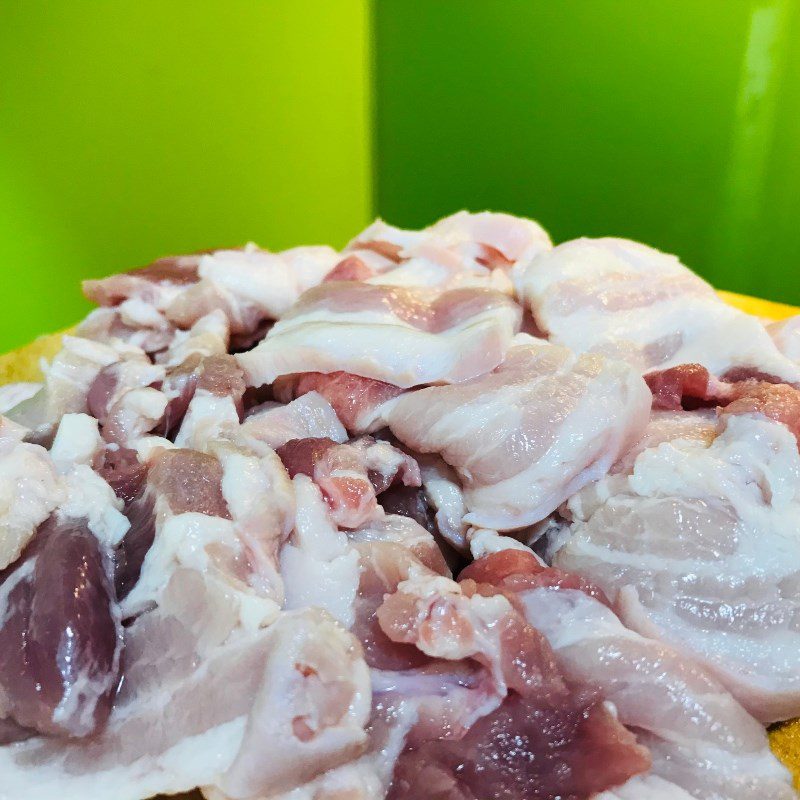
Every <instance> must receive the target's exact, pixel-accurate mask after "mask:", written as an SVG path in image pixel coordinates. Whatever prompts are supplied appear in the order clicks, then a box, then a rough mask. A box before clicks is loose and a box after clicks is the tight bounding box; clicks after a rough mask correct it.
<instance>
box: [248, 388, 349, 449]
mask: <svg viewBox="0 0 800 800" xmlns="http://www.w3.org/2000/svg"><path fill="white" fill-rule="evenodd" d="M240 434H241V436H242V437H243V438H244V439H245V440H246V441H248V442H249V443H250V442H251V443H252V444H253V446H254V447H257V446H258V443H260V442H261V443H264V444H266V445H268V446H269V447H273V448H275V447H280V446H281V445H284V444H286V442H288V441H289V440H290V439H306V438H315V439H321V438H327V439H332V440H333V441H334V442H339V443H340V444H341V443H343V442H346V441H347V431H346V430H345V429H344V426H343V425H342V423H341V422H339V418H338V417H337V416H336V412H335V411H334V410H333V408H332V407H331V404H330V403H329V402H328V401H327V400H326V399H325V398H324V397H323V396H322V395H321V394H319V393H317V392H308V393H307V394H304V395H303V396H302V397H298V398H297V399H296V400H292V402H291V403H289V404H288V405H285V406H284V405H276V406H273V407H271V408H267V409H265V410H264V411H260V412H256V413H255V414H252V415H251V416H249V417H248V418H247V419H246V420H245V421H244V423H243V424H242V427H241V431H240Z"/></svg>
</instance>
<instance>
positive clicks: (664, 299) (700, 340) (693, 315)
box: [519, 238, 800, 383]
mask: <svg viewBox="0 0 800 800" xmlns="http://www.w3.org/2000/svg"><path fill="white" fill-rule="evenodd" d="M519 286H520V293H521V296H523V297H524V299H525V301H526V302H527V303H528V304H530V307H531V310H532V312H533V316H534V318H535V320H536V322H537V324H538V325H539V327H540V328H541V329H542V330H543V331H545V332H546V333H547V335H548V337H549V338H550V340H551V341H552V342H555V343H556V344H563V345H566V346H567V347H570V348H572V349H573V350H575V351H576V352H579V353H584V352H593V353H603V354H605V355H608V356H611V357H613V358H619V359H623V360H625V361H628V362H629V363H630V364H632V365H633V366H635V367H636V368H637V369H639V370H641V371H642V372H650V371H651V370H654V369H667V368H669V367H673V366H676V365H678V364H701V365H702V366H704V367H706V368H707V369H708V370H709V371H710V372H711V373H712V374H714V375H724V374H725V373H727V372H729V371H731V370H734V369H740V368H741V369H748V370H757V371H760V372H762V373H766V374H769V375H774V376H776V377H777V378H779V379H781V380H783V381H786V382H788V383H793V382H797V381H800V367H798V365H797V364H795V363H794V362H793V361H791V359H789V358H787V357H786V356H785V355H783V354H782V353H781V352H780V351H779V350H778V348H777V347H776V346H775V343H774V342H773V340H772V339H771V338H770V336H769V334H768V333H767V332H766V330H765V328H764V326H763V325H762V324H761V321H760V320H759V319H757V318H756V317H751V316H749V315H748V314H745V313H744V312H743V311H739V310H738V309H735V308H733V307H732V306H730V305H728V304H727V303H725V302H724V301H723V300H722V299H721V298H719V297H718V296H717V295H716V293H715V292H714V290H713V289H712V287H711V286H709V285H708V284H707V283H706V282H705V281H703V280H702V279H701V278H699V277H698V276H697V275H695V274H694V273H693V272H692V271H691V270H689V269H688V268H687V267H685V266H684V265H683V264H681V262H680V261H679V260H678V259H677V258H676V257H675V256H671V255H667V254H665V253H661V252H659V251H658V250H655V249H653V248H651V247H646V246H645V245H643V244H639V243H638V242H632V241H629V240H627V239H613V238H606V239H575V240H574V241H571V242H565V243H564V244H561V245H559V246H558V247H555V248H554V249H553V250H552V251H550V252H546V253H543V254H542V255H540V256H538V257H536V258H535V259H534V260H533V261H532V262H531V263H530V265H529V266H528V267H527V269H525V271H524V274H523V275H522V276H521V279H520V282H519Z"/></svg>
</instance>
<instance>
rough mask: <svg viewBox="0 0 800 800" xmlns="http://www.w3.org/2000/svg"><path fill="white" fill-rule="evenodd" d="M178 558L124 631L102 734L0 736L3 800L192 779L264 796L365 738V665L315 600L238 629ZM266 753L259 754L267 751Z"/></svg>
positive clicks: (120, 793) (100, 792) (131, 795)
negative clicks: (8, 740) (119, 674)
mask: <svg viewBox="0 0 800 800" xmlns="http://www.w3.org/2000/svg"><path fill="white" fill-rule="evenodd" d="M218 603H219V598H216V597H215V596H214V595H213V593H212V594H209V593H207V592H206V591H204V588H203V583H202V582H198V581H196V580H194V578H193V571H192V570H191V569H185V570H181V571H179V572H177V573H176V574H174V575H173V576H172V578H171V579H170V582H169V584H168V585H167V587H166V591H165V595H164V603H163V605H162V606H161V607H160V608H159V609H156V610H154V611H152V612H148V613H146V614H144V615H143V616H142V617H140V618H139V619H137V620H136V622H135V623H134V624H133V625H132V626H131V627H129V628H128V629H127V632H126V640H127V651H126V652H127V656H126V676H125V681H124V683H123V685H122V688H121V692H120V695H119V697H118V699H117V702H116V704H115V706H114V710H113V712H112V714H111V717H110V719H109V723H108V726H107V728H106V730H105V732H104V733H102V734H101V735H99V736H97V737H95V738H94V739H92V740H90V741H87V742H86V743H77V742H68V741H65V742H59V741H57V740H52V739H43V738H38V737H36V738H32V739H28V740H27V741H24V742H18V743H17V744H12V745H7V746H4V747H0V772H2V775H3V781H2V783H0V800H20V798H23V797H24V798H26V800H53V798H54V797H59V798H62V800H86V798H87V797H103V798H112V797H113V798H114V800H143V798H147V797H151V796H153V795H155V794H158V793H161V792H163V793H164V794H177V793H179V792H183V791H189V790H191V789H193V788H194V787H196V786H198V785H207V786H219V787H221V788H222V789H223V790H224V792H225V794H226V795H227V796H228V797H231V798H235V800H248V799H249V798H253V797H271V796H274V795H275V794H278V793H280V792H281V791H284V790H286V789H287V788H291V787H293V786H295V785H296V784H298V783H301V782H303V781H307V780H311V779H313V778H315V777H316V776H318V775H320V774H322V773H324V772H325V771H327V770H330V769H332V768H335V767H336V766H338V765H340V764H343V763H345V762H348V761H350V760H351V759H353V758H354V757H356V756H358V755H360V753H361V752H362V751H363V750H364V749H365V747H366V738H367V737H366V733H365V730H364V728H365V725H366V723H367V719H368V716H369V709H370V701H371V690H370V685H369V674H368V670H367V668H366V666H365V664H364V660H363V658H362V656H361V650H360V647H359V645H358V642H356V640H355V639H354V638H353V637H352V636H351V635H350V634H348V633H347V632H346V631H344V630H343V629H342V628H341V626H339V625H338V624H336V623H335V622H334V621H333V620H332V619H331V617H330V616H328V615H327V614H325V613H324V612H322V611H316V610H306V611H301V612H294V613H287V614H285V615H283V616H282V617H281V618H280V620H279V621H278V622H276V623H275V624H274V625H272V626H270V627H269V628H267V629H264V630H259V631H256V632H253V633H249V634H248V633H243V632H241V631H237V630H236V629H235V628H232V627H231V625H230V620H229V619H226V618H225V616H224V614H220V611H219V608H218ZM265 752H269V753H271V754H272V757H270V758H264V753H265Z"/></svg>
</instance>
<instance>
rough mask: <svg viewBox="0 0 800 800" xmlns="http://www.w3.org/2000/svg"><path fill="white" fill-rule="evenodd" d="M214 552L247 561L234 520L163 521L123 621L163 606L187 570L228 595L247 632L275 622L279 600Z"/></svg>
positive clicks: (184, 517)
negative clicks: (259, 591) (226, 566)
mask: <svg viewBox="0 0 800 800" xmlns="http://www.w3.org/2000/svg"><path fill="white" fill-rule="evenodd" d="M158 516H159V517H162V514H159V515H158ZM211 550H215V551H216V552H225V553H227V554H229V555H230V556H231V557H232V558H234V559H236V558H237V557H241V554H242V544H241V541H240V539H239V537H238V536H237V534H236V530H235V528H234V524H233V522H231V521H230V520H227V519H222V518H221V517H210V516H207V515H206V514H197V513H194V512H189V513H186V514H177V515H175V516H170V517H167V518H166V519H163V518H161V519H159V520H158V522H157V528H156V538H155V541H154V542H153V545H152V547H151V548H150V549H149V550H148V551H147V555H146V556H145V560H144V564H143V565H142V573H141V576H140V578H139V581H138V582H137V584H136V586H134V588H133V590H132V591H131V593H130V594H129V595H128V596H127V597H126V598H125V599H124V600H123V602H122V615H123V618H129V617H133V616H135V615H136V614H138V613H141V612H142V611H144V610H146V609H148V608H150V607H152V606H153V605H159V604H161V603H162V598H163V592H164V590H165V588H166V587H167V585H168V582H169V578H170V576H171V575H172V574H173V573H175V572H176V571H177V570H178V569H181V568H185V569H188V570H192V571H194V572H197V573H199V574H200V575H202V576H203V578H204V580H205V581H206V582H208V583H209V584H211V585H212V586H213V587H218V589H219V591H221V592H223V595H222V596H221V597H220V599H221V600H222V598H223V597H224V599H225V602H226V603H228V604H230V605H231V606H232V607H233V608H234V609H235V610H236V611H237V613H238V615H239V622H240V624H241V627H242V628H243V629H244V630H255V629H258V628H260V627H264V626H266V625H268V624H270V623H271V622H272V621H274V619H275V617H276V616H277V614H278V612H279V611H280V607H279V606H278V605H277V604H276V603H275V601H274V600H272V599H270V598H267V597H260V596H258V595H256V594H255V593H254V592H253V590H252V589H250V587H249V586H248V585H247V584H246V583H244V582H243V581H241V580H237V579H235V578H234V577H233V576H231V575H228V574H226V573H225V572H224V571H223V570H222V568H221V567H220V565H219V564H218V563H217V562H216V561H215V559H214V557H213V556H212V555H211V554H210V551H211Z"/></svg>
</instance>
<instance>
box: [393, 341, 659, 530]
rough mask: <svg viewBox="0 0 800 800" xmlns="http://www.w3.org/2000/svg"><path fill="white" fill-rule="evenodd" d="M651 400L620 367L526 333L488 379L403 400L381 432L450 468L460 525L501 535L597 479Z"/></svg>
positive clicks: (630, 438)
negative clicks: (457, 484) (460, 497)
mask: <svg viewBox="0 0 800 800" xmlns="http://www.w3.org/2000/svg"><path fill="white" fill-rule="evenodd" d="M650 402H651V395H650V392H649V391H648V389H647V386H646V385H645V383H644V381H643V380H642V379H641V377H639V375H638V374H636V373H635V372H634V371H633V370H632V369H631V368H630V367H628V366H627V365H626V364H624V363H622V362H618V361H610V360H608V359H605V358H603V357H601V356H596V355H584V356H575V355H574V354H573V353H571V352H570V351H569V350H567V349H566V348H564V347H557V346H554V345H550V344H547V343H544V342H540V341H538V340H534V339H532V338H530V337H526V338H525V339H524V341H523V342H522V343H520V344H518V345H517V346H515V347H513V348H512V349H511V350H510V351H509V353H508V356H507V358H506V360H505V361H504V362H503V364H502V365H501V366H500V367H499V368H498V369H496V370H495V371H494V372H492V373H490V374H489V375H486V376H484V377H481V378H477V379H475V380H472V381H468V382H465V383H460V384H456V385H453V386H443V387H432V388H428V389H421V390H419V391H416V392H411V393H408V394H405V395H403V396H402V397H400V398H399V399H398V400H397V402H396V404H395V405H394V406H393V408H392V409H391V411H390V413H389V426H390V428H391V430H392V432H393V433H394V434H395V436H397V438H398V439H399V440H400V441H401V442H403V444H405V445H407V446H408V447H410V448H411V449H412V450H414V451H418V452H421V453H438V454H440V455H441V456H442V458H443V459H444V460H445V461H446V462H447V463H448V464H450V465H451V466H453V467H454V468H455V469H456V471H457V472H458V474H459V476H460V477H461V479H462V482H463V488H464V501H465V503H466V506H467V509H468V513H467V514H466V516H465V517H464V521H465V522H467V523H469V524H471V525H476V526H480V527H486V528H493V529H496V530H510V529H515V528H521V527H523V526H525V525H530V524H531V523H533V522H536V521H538V520H541V519H543V518H544V517H546V516H547V515H548V514H550V513H551V512H552V511H554V510H555V509H556V508H557V507H558V506H559V505H560V504H561V503H562V502H563V501H564V500H566V499H567V498H568V497H569V496H570V495H572V494H573V493H575V492H576V491H578V489H580V488H581V487H582V486H584V485H586V484H587V483H589V482H590V481H592V480H596V479H597V478H599V477H601V476H602V475H604V474H605V473H606V471H607V470H608V468H609V467H610V466H611V464H612V463H613V462H614V461H615V460H616V459H617V458H618V457H619V456H620V455H621V454H622V453H624V452H625V450H626V449H627V448H628V447H629V446H630V445H632V444H633V443H634V442H635V441H636V440H637V439H638V438H639V436H640V435H641V433H642V432H643V430H644V428H645V426H646V424H647V420H648V416H649V408H650Z"/></svg>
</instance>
